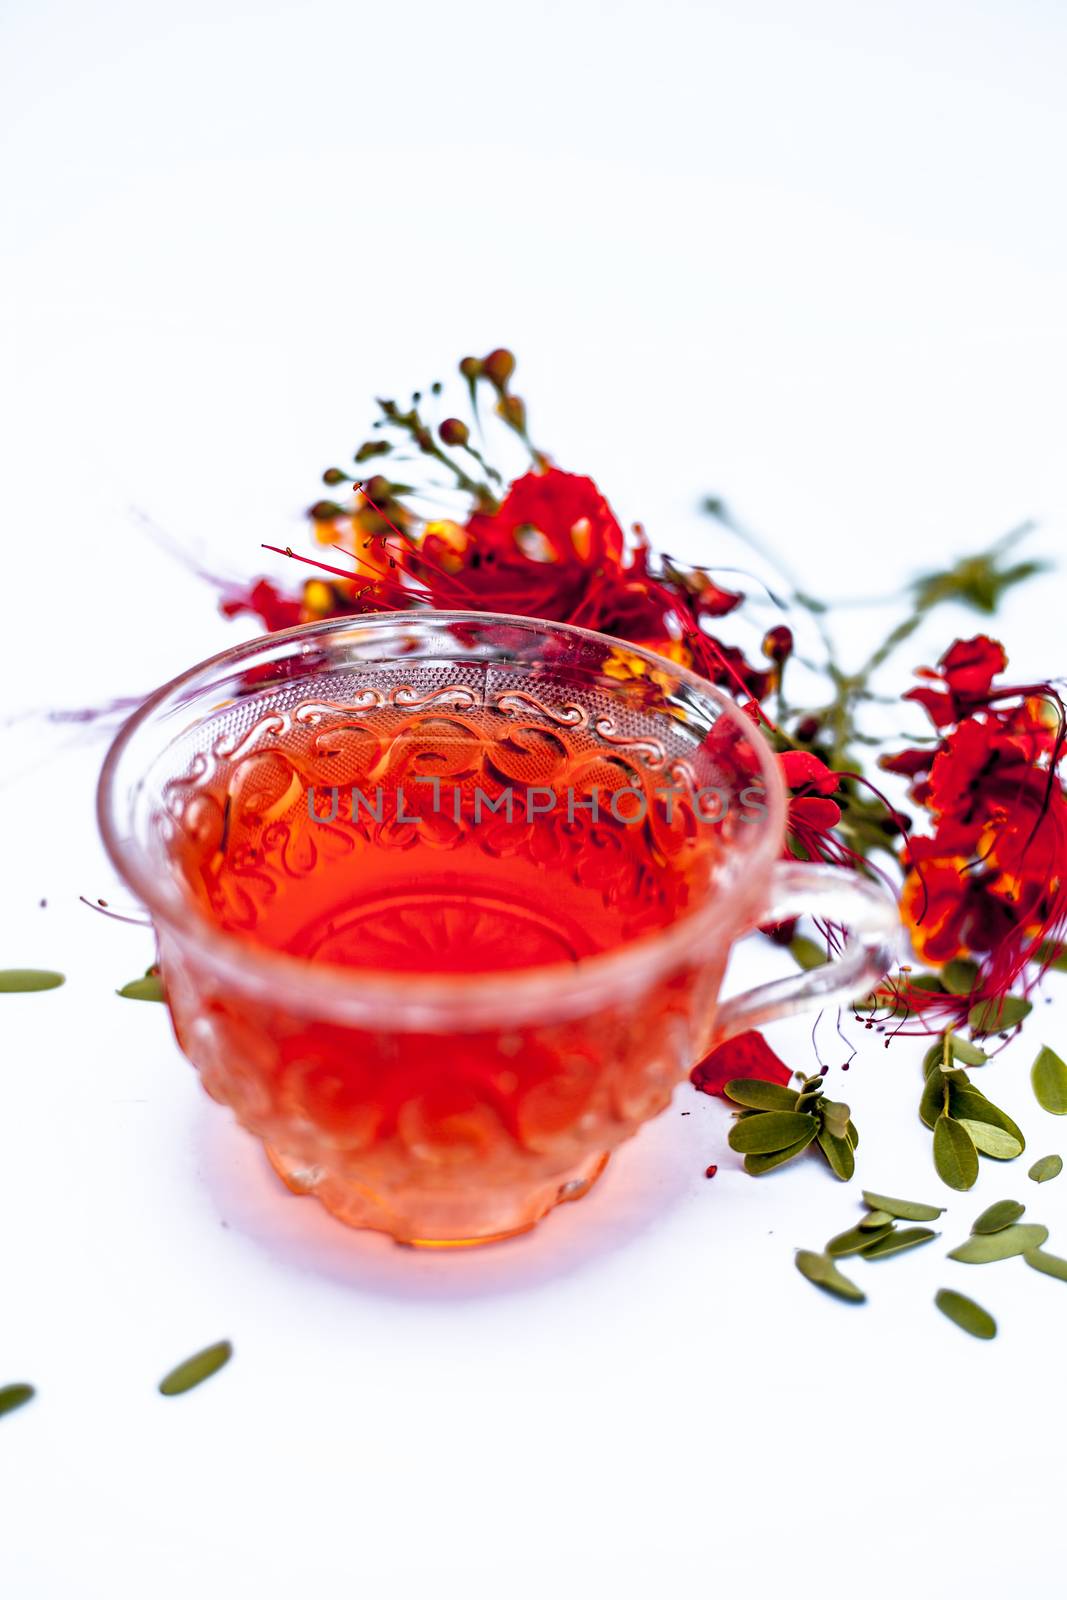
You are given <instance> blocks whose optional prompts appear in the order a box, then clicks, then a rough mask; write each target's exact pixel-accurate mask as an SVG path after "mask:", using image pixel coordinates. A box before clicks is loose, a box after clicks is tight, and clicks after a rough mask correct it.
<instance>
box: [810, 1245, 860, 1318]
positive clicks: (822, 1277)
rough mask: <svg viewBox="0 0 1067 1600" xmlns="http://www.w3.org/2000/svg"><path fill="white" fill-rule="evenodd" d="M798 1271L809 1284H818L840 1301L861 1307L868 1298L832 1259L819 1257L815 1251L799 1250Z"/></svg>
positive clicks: (823, 1256)
mask: <svg viewBox="0 0 1067 1600" xmlns="http://www.w3.org/2000/svg"><path fill="white" fill-rule="evenodd" d="M796 1266H797V1271H798V1272H801V1273H803V1275H804V1277H805V1278H807V1280H808V1282H809V1283H817V1284H818V1286H819V1288H820V1289H825V1290H826V1292H827V1294H833V1295H836V1296H837V1297H838V1299H839V1300H851V1301H853V1302H854V1303H855V1304H856V1305H861V1304H862V1303H863V1301H864V1300H866V1298H867V1296H866V1295H865V1294H864V1292H863V1290H862V1289H861V1288H860V1287H859V1286H858V1284H855V1283H853V1282H852V1279H851V1278H846V1277H845V1275H844V1273H843V1272H839V1271H838V1269H837V1267H836V1266H835V1264H834V1262H833V1261H832V1260H831V1258H830V1257H829V1256H827V1255H819V1254H817V1253H816V1251H814V1250H798V1251H797V1253H796Z"/></svg>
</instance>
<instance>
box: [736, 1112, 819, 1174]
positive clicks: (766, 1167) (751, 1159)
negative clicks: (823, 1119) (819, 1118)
mask: <svg viewBox="0 0 1067 1600" xmlns="http://www.w3.org/2000/svg"><path fill="white" fill-rule="evenodd" d="M813 1120H814V1119H813ZM814 1138H815V1129H814V1128H812V1130H811V1132H810V1133H806V1134H805V1135H804V1137H803V1139H798V1140H797V1141H796V1143H795V1144H790V1145H786V1147H785V1149H784V1150H771V1151H768V1153H767V1154H766V1155H750V1156H746V1157H745V1171H746V1172H747V1173H750V1174H751V1176H752V1177H753V1178H759V1177H762V1175H763V1174H764V1173H765V1172H773V1171H774V1168H775V1167H784V1166H785V1164H786V1162H787V1161H792V1160H793V1158H794V1157H795V1156H800V1155H803V1154H804V1151H805V1150H806V1149H807V1148H808V1145H809V1144H811V1142H812V1140H813V1139H814Z"/></svg>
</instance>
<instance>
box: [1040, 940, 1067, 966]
mask: <svg viewBox="0 0 1067 1600" xmlns="http://www.w3.org/2000/svg"><path fill="white" fill-rule="evenodd" d="M1036 959H1037V960H1038V961H1040V962H1041V964H1042V966H1045V967H1047V968H1048V969H1049V971H1050V972H1067V945H1065V944H1052V943H1046V944H1043V945H1040V946H1039V947H1038V952H1037V957H1036Z"/></svg>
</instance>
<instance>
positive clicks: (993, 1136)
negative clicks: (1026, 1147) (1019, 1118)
mask: <svg viewBox="0 0 1067 1600" xmlns="http://www.w3.org/2000/svg"><path fill="white" fill-rule="evenodd" d="M959 1123H960V1127H961V1128H966V1129H967V1132H968V1133H969V1134H970V1136H971V1138H972V1139H973V1140H974V1146H975V1149H976V1150H980V1151H981V1152H982V1154H983V1155H984V1156H992V1157H993V1158H994V1160H996V1161H1014V1160H1015V1157H1016V1156H1021V1155H1022V1153H1023V1147H1022V1145H1021V1144H1020V1143H1019V1141H1018V1139H1016V1138H1014V1137H1013V1136H1012V1135H1011V1134H1010V1133H1005V1132H1004V1129H1003V1128H995V1127H994V1126H993V1124H992V1123H991V1122H975V1121H973V1120H972V1119H971V1118H970V1117H961V1118H960V1119H959Z"/></svg>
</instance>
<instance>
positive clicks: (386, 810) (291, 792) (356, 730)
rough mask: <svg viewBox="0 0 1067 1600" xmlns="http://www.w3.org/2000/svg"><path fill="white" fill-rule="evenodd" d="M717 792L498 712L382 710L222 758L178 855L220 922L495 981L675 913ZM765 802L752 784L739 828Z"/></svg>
mask: <svg viewBox="0 0 1067 1600" xmlns="http://www.w3.org/2000/svg"><path fill="white" fill-rule="evenodd" d="M650 779H651V781H649V780H650ZM331 780H333V781H331ZM722 792H723V793H724V791H722ZM719 793H720V792H712V791H711V790H710V789H705V790H703V791H701V793H700V796H699V799H698V800H697V801H696V803H694V796H693V794H692V793H691V792H689V791H688V790H687V789H686V787H685V786H684V785H683V784H681V783H679V782H678V781H677V775H675V778H674V779H672V778H671V777H670V776H669V775H666V774H665V775H664V776H663V777H662V779H661V780H660V779H656V778H655V777H654V775H649V774H646V773H644V772H643V771H641V770H640V769H638V768H636V767H634V766H633V765H632V764H631V762H629V761H627V760H625V759H622V758H621V757H620V756H618V755H615V754H613V753H612V752H610V751H608V752H604V751H603V750H602V749H597V748H595V747H593V748H590V747H589V746H588V744H587V743H586V742H585V741H580V740H578V739H577V738H576V737H575V736H574V734H573V733H570V732H569V731H568V730H566V729H561V728H555V727H552V726H551V725H545V724H539V723H536V722H534V721H533V720H532V719H527V720H525V721H516V719H515V718H514V717H513V716H509V715H508V714H507V713H505V712H500V711H494V710H492V709H476V710H474V711H470V712H468V713H467V714H466V715H463V716H460V715H458V714H456V715H445V714H442V713H435V714H429V715H422V716H413V715H412V714H411V713H405V712H404V711H403V710H396V709H376V710H374V711H371V712H368V713H365V714H364V715H363V716H361V717H358V718H357V717H356V716H354V715H353V716H350V717H344V716H340V717H334V718H331V720H330V722H329V724H328V725H326V726H317V727H315V726H312V727H307V728H305V729H302V730H301V729H297V730H296V731H295V733H292V734H290V736H289V737H288V738H287V740H286V743H285V747H284V749H281V748H278V749H275V750H272V751H270V752H269V753H264V752H260V753H250V754H248V755H245V756H243V757H241V758H239V759H231V760H224V761H222V762H221V763H220V765H219V767H218V769H217V770H216V771H215V772H214V773H213V774H212V776H211V778H210V780H209V781H208V782H206V783H204V784H202V785H199V786H198V787H197V789H196V791H195V793H194V794H192V795H191V796H190V797H189V799H188V801H187V803H186V805H185V807H184V810H183V813H182V827H181V830H180V833H179V834H178V837H177V844H176V850H177V857H178V861H179V863H180V868H181V872H182V874H183V877H184V879H185V881H186V883H187V884H188V886H189V888H190V889H191V891H192V892H193V893H194V894H195V895H196V896H197V898H198V899H199V901H200V902H201V904H202V906H203V907H204V909H205V910H206V911H207V913H208V914H209V915H210V917H211V918H212V920H214V921H215V922H216V923H217V924H218V925H219V927H221V928H223V929H225V930H226V931H227V932H228V933H232V934H236V935H238V936H241V937H243V938H247V939H250V940H253V941H254V942H256V943H258V944H263V945H265V946H268V947H270V948H272V949H274V950H277V951H281V952H284V953H285V954H287V955H290V956H295V957H298V958H300V959H301V960H305V961H312V962H316V963H329V964H332V965H336V966H341V967H348V968H356V969H359V968H373V969H379V970H380V969H385V970H387V971H390V972H394V973H396V972H410V973H476V972H486V973H489V972H505V971H509V970H511V969H515V968H524V967H540V966H545V965H549V964H551V963H554V962H569V963H573V962H577V961H581V960H582V959H583V958H585V957H588V956H592V955H595V954H598V953H601V952H603V951H607V950H611V949H613V948H615V947H616V946H618V945H620V944H624V943H626V942H627V941H629V940H632V939H636V938H639V937H640V936H641V935H643V934H647V933H652V932H655V931H656V930H658V929H662V928H665V927H668V926H669V925H670V924H672V923H673V922H675V921H677V919H678V918H679V917H680V916H683V915H684V914H685V912H686V911H687V910H688V909H689V908H690V907H691V906H692V905H693V904H694V903H696V902H697V901H699V899H700V898H701V897H702V896H703V895H704V894H706V892H707V890H708V887H709V885H710V883H711V881H712V878H713V874H714V866H715V861H716V859H717V856H718V854H719V852H720V846H719V839H720V830H719V826H718V824H719V822H720V821H721V813H722V811H723V807H724V805H726V804H728V803H729V801H728V799H727V800H725V801H724V800H722V799H720V798H719ZM758 805H759V791H758V790H757V789H755V788H754V789H753V790H752V791H751V792H750V793H749V794H748V795H747V797H746V804H745V807H744V808H743V809H742V812H741V815H742V817H743V816H744V815H745V814H747V813H749V812H751V814H752V815H756V814H758Z"/></svg>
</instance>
